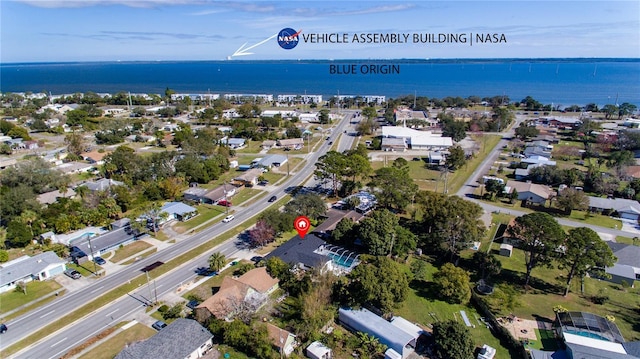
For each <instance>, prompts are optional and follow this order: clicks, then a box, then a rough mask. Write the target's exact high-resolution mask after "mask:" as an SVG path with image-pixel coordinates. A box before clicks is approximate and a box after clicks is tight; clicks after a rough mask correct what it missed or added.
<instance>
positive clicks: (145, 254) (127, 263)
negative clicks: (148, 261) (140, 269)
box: [120, 248, 158, 266]
mask: <svg viewBox="0 0 640 359" xmlns="http://www.w3.org/2000/svg"><path fill="white" fill-rule="evenodd" d="M157 251H158V248H152V249H150V250H148V251H146V252H144V253H141V254H140V255H138V256H136V257H135V258H131V259H129V260H128V261H125V262H122V263H120V264H122V265H125V266H127V265H129V264H132V263H135V262H137V261H139V260H141V259H143V258H146V257H148V256H150V255H152V254H154V253H155V252H157Z"/></svg>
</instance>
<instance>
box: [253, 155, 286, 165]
mask: <svg viewBox="0 0 640 359" xmlns="http://www.w3.org/2000/svg"><path fill="white" fill-rule="evenodd" d="M285 163H287V156H284V155H268V156H265V157H263V158H261V159H260V160H259V161H258V162H256V164H255V165H254V166H255V167H262V168H271V167H280V166H282V165H283V164H285Z"/></svg>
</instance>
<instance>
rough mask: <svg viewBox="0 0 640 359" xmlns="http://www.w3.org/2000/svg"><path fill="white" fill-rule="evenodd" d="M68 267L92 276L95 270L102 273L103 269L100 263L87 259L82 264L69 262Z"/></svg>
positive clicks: (84, 275) (83, 274) (85, 275)
mask: <svg viewBox="0 0 640 359" xmlns="http://www.w3.org/2000/svg"><path fill="white" fill-rule="evenodd" d="M67 268H71V269H75V270H77V271H78V272H80V274H82V276H83V277H90V276H92V275H93V273H94V271H95V272H96V273H100V271H102V267H100V266H99V265H97V264H96V263H94V262H93V261H86V262H84V263H82V264H81V265H77V264H75V263H67Z"/></svg>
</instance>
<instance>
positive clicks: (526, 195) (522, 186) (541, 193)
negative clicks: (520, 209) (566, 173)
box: [505, 181, 555, 205]
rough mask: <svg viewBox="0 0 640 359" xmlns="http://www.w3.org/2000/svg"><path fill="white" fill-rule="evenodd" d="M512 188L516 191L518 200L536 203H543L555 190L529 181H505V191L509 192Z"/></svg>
mask: <svg viewBox="0 0 640 359" xmlns="http://www.w3.org/2000/svg"><path fill="white" fill-rule="evenodd" d="M514 189H515V190H516V191H517V192H518V200H519V201H527V202H529V203H534V204H538V205H544V204H545V202H546V201H547V200H548V199H550V198H552V197H553V196H554V195H555V192H554V191H553V190H552V189H551V188H549V187H548V186H543V185H540V184H535V183H530V182H519V181H507V185H506V188H505V192H507V193H511V192H513V190H514Z"/></svg>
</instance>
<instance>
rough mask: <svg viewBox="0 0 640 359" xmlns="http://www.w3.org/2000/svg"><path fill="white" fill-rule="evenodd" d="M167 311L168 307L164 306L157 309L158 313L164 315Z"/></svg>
mask: <svg viewBox="0 0 640 359" xmlns="http://www.w3.org/2000/svg"><path fill="white" fill-rule="evenodd" d="M167 310H169V306H168V305H166V304H163V305H161V306H160V308H158V312H160V313H166V312H167Z"/></svg>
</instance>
